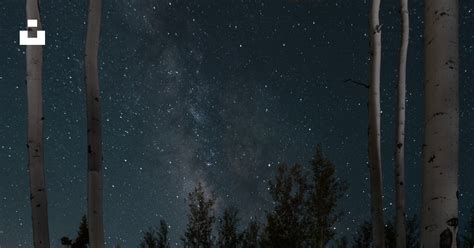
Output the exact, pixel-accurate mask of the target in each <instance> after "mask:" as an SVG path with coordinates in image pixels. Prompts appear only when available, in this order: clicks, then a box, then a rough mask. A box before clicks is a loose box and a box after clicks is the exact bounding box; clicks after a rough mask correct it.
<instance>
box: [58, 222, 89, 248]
mask: <svg viewBox="0 0 474 248" xmlns="http://www.w3.org/2000/svg"><path fill="white" fill-rule="evenodd" d="M61 244H62V245H64V246H66V247H70V248H87V247H88V245H89V229H88V226H87V217H86V216H85V215H83V216H82V219H81V224H80V225H79V231H78V232H77V237H76V239H75V240H74V241H73V240H71V239H70V238H69V237H62V238H61Z"/></svg>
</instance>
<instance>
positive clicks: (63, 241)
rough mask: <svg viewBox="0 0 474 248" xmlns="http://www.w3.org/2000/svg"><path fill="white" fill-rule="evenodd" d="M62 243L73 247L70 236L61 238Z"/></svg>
mask: <svg viewBox="0 0 474 248" xmlns="http://www.w3.org/2000/svg"><path fill="white" fill-rule="evenodd" d="M61 244H62V245H64V246H66V247H71V246H72V240H71V239H70V238H68V237H62V238H61Z"/></svg>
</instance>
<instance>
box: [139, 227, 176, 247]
mask: <svg viewBox="0 0 474 248" xmlns="http://www.w3.org/2000/svg"><path fill="white" fill-rule="evenodd" d="M140 247H141V248H169V247H170V245H169V241H168V225H167V224H166V221H164V220H160V227H159V229H158V231H156V228H148V231H146V232H144V233H143V239H142V241H141V243H140Z"/></svg>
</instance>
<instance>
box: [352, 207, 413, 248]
mask: <svg viewBox="0 0 474 248" xmlns="http://www.w3.org/2000/svg"><path fill="white" fill-rule="evenodd" d="M418 226H419V222H418V218H417V217H416V215H414V216H413V217H412V218H409V219H408V221H407V228H406V237H407V239H406V247H407V248H418V247H420V241H419V240H420V234H419V229H418ZM384 232H385V240H384V241H385V247H386V248H392V247H396V246H395V244H396V242H395V240H396V231H395V226H394V224H393V221H388V222H386V223H385V230H384ZM372 242H373V241H372V224H371V223H370V222H368V221H365V222H363V223H362V224H361V225H360V226H359V229H358V231H357V233H356V235H355V236H354V238H353V242H352V245H353V247H355V248H368V247H372V246H373V243H372Z"/></svg>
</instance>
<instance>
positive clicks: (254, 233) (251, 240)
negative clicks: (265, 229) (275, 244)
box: [241, 220, 260, 248]
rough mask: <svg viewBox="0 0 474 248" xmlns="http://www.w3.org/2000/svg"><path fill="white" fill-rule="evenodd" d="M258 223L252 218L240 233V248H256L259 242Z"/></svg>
mask: <svg viewBox="0 0 474 248" xmlns="http://www.w3.org/2000/svg"><path fill="white" fill-rule="evenodd" d="M259 232H260V225H259V224H258V222H257V221H255V220H252V221H250V223H249V224H248V226H247V228H246V229H245V230H244V232H243V233H242V235H241V236H242V238H241V239H242V248H257V247H259V246H258V242H259Z"/></svg>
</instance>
